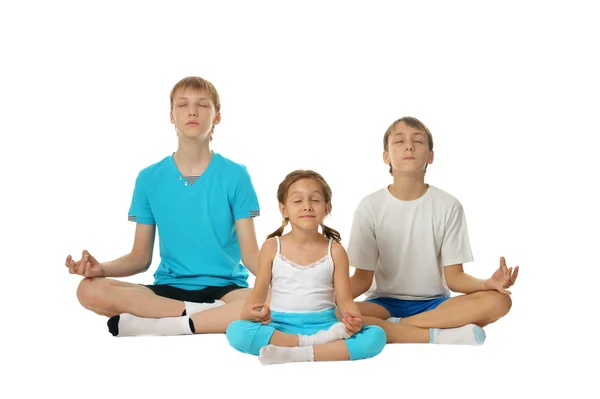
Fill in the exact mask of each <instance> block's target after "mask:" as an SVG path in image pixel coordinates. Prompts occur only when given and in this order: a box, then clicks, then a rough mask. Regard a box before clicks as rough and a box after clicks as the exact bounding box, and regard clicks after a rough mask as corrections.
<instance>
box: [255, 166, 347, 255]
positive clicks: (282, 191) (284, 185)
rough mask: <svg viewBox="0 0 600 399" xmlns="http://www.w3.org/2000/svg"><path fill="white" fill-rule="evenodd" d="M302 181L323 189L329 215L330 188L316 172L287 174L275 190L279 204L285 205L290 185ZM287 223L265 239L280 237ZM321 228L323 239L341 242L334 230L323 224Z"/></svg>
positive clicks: (305, 171) (307, 171)
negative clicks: (313, 183) (305, 180)
mask: <svg viewBox="0 0 600 399" xmlns="http://www.w3.org/2000/svg"><path fill="white" fill-rule="evenodd" d="M302 179H314V180H315V181H316V182H317V183H319V184H320V185H321V188H322V189H323V197H324V200H325V204H327V206H328V208H327V214H329V213H331V196H332V192H331V187H329V184H327V181H325V179H324V178H323V176H321V175H320V174H318V173H317V172H315V171H313V170H301V169H299V170H295V171H293V172H291V173H289V174H288V175H287V176H286V177H285V179H283V181H282V182H281V183H279V188H278V189H277V200H278V201H279V203H280V204H283V203H285V200H286V198H287V194H288V191H289V189H290V186H291V185H292V184H294V183H295V182H297V181H298V180H302ZM287 221H288V220H287V219H285V220H284V223H282V225H281V227H279V228H278V229H277V230H275V231H274V232H272V233H271V234H269V235H268V236H267V239H268V238H271V237H275V236H281V235H282V234H283V230H284V228H285V226H286V224H287ZM321 228H322V229H323V235H324V236H325V237H327V238H332V239H333V240H334V241H336V242H338V243H339V242H340V241H341V240H342V239H341V237H340V233H339V232H337V231H336V230H334V229H332V228H331V227H327V226H325V224H324V223H323V224H321Z"/></svg>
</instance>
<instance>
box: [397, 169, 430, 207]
mask: <svg viewBox="0 0 600 399" xmlns="http://www.w3.org/2000/svg"><path fill="white" fill-rule="evenodd" d="M428 187H429V186H428V185H427V184H425V174H424V173H397V174H394V183H392V184H391V185H390V186H389V187H388V189H389V190H390V193H392V195H393V196H394V197H396V198H398V199H399V200H402V201H412V200H416V199H417V198H419V197H421V196H422V195H423V194H425V192H426V191H427V188H428Z"/></svg>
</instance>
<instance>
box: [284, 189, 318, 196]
mask: <svg viewBox="0 0 600 399" xmlns="http://www.w3.org/2000/svg"><path fill="white" fill-rule="evenodd" d="M294 194H304V191H297V190H296V191H292V192H291V193H290V197H291V196H292V195H294ZM310 194H311V195H314V194H319V195H320V196H323V193H321V192H320V191H311V192H310Z"/></svg>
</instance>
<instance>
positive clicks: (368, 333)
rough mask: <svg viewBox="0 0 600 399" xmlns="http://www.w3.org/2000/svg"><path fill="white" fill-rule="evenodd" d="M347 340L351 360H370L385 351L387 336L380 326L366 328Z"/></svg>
mask: <svg viewBox="0 0 600 399" xmlns="http://www.w3.org/2000/svg"><path fill="white" fill-rule="evenodd" d="M352 338H354V339H349V340H346V344H347V346H348V352H350V359H351V360H360V359H368V358H371V357H374V356H376V355H378V354H380V353H381V351H383V348H384V347H385V344H386V342H387V336H386V335H385V331H384V330H383V328H381V327H379V326H365V327H363V329H362V331H361V332H360V333H358V334H357V335H355V336H353V337H352Z"/></svg>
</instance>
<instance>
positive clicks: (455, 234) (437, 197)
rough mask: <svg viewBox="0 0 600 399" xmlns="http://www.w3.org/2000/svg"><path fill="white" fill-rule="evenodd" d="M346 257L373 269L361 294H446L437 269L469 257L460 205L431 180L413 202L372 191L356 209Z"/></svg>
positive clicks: (441, 273) (353, 263) (403, 296)
mask: <svg viewBox="0 0 600 399" xmlns="http://www.w3.org/2000/svg"><path fill="white" fill-rule="evenodd" d="M348 257H349V258H350V266H352V267H355V268H358V269H364V270H374V271H375V278H374V280H373V284H372V286H371V288H370V289H369V291H367V293H366V295H367V298H378V297H391V298H397V299H413V300H415V299H416V300H424V299H431V298H439V297H442V296H450V290H449V289H448V286H447V285H446V280H445V278H444V271H443V268H444V267H445V266H451V265H456V264H459V263H460V264H462V263H466V262H471V261H473V255H472V254H471V246H470V244H469V235H468V232H467V223H466V219H465V215H464V212H463V208H462V205H461V204H460V202H459V201H458V200H457V199H456V198H455V197H453V196H452V195H450V194H448V193H447V192H445V191H442V190H440V189H439V188H436V187H433V186H431V185H430V186H429V188H428V189H427V191H426V192H425V194H423V195H422V196H421V197H419V198H417V199H416V200H413V201H402V200H399V199H397V198H396V197H394V196H393V195H392V194H391V193H390V191H389V189H388V188H387V187H386V188H383V189H381V190H378V191H376V192H374V193H372V194H370V195H368V196H366V197H365V198H363V200H362V201H361V202H360V203H359V205H358V207H357V209H356V212H355V214H354V220H353V221H352V230H351V233H350V241H349V243H348Z"/></svg>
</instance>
